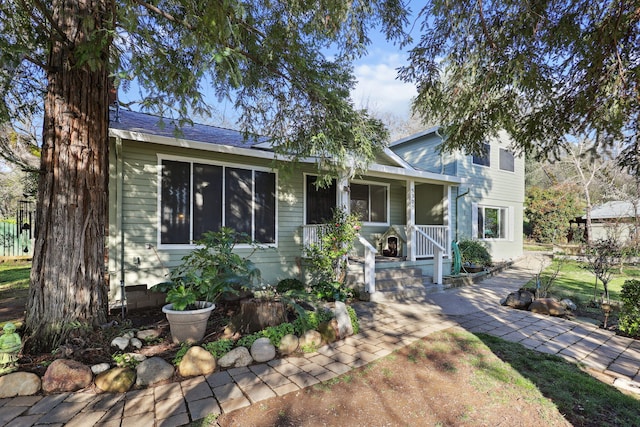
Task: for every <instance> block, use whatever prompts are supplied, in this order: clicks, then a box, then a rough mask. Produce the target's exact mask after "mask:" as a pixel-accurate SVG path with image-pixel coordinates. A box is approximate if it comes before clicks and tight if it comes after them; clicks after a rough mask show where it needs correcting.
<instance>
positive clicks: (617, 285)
mask: <svg viewBox="0 0 640 427" xmlns="http://www.w3.org/2000/svg"><path fill="white" fill-rule="evenodd" d="M553 262H554V263H558V262H559V261H558V260H554V261H553ZM554 265H555V264H552V265H551V266H549V267H547V268H546V269H545V271H544V273H543V274H550V272H552V271H554V270H555V267H554ZM638 278H640V267H639V266H633V265H626V266H624V268H623V269H622V273H620V272H619V270H618V269H617V268H616V270H615V273H614V276H613V279H612V280H611V281H610V282H609V297H610V298H611V299H612V300H614V301H615V300H619V299H620V290H621V289H622V285H623V284H624V282H625V280H629V279H638ZM554 283H555V284H554V285H553V287H552V288H551V291H550V293H551V294H552V295H553V296H555V297H557V298H569V299H571V300H572V301H573V302H575V303H576V304H579V305H587V304H588V303H589V302H590V301H592V300H593V295H594V285H595V276H594V275H593V273H591V272H590V271H589V269H588V268H587V263H580V262H577V261H564V262H563V265H562V269H561V271H560V274H559V275H558V277H557V278H556V280H555V282H554ZM527 287H535V281H534V280H533V279H532V280H531V281H530V282H529V283H528V284H527ZM602 292H603V287H602V282H600V281H598V290H597V293H596V295H597V298H600V294H601V293H602Z"/></svg>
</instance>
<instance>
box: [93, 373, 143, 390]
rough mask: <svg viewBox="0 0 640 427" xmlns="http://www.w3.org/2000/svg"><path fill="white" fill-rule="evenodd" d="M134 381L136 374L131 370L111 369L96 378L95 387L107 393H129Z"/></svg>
mask: <svg viewBox="0 0 640 427" xmlns="http://www.w3.org/2000/svg"><path fill="white" fill-rule="evenodd" d="M135 381H136V373H135V371H134V370H133V369H131V368H113V369H109V370H108V371H104V372H102V373H100V374H98V376H96V381H95V383H96V387H98V388H99V389H100V390H102V391H106V392H108V393H124V392H126V391H129V390H130V389H131V387H132V386H133V384H134V382H135Z"/></svg>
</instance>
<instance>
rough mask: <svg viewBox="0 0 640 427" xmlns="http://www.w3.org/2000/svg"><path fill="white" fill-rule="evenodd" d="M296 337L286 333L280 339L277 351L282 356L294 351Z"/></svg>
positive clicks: (295, 348)
mask: <svg viewBox="0 0 640 427" xmlns="http://www.w3.org/2000/svg"><path fill="white" fill-rule="evenodd" d="M298 342H299V340H298V337H297V336H295V335H293V334H287V335H285V336H284V337H282V339H281V340H280V345H279V346H278V351H279V352H280V354H282V355H283V356H287V355H289V354H291V353H294V352H295V351H296V350H297V349H298Z"/></svg>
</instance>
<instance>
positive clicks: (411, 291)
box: [369, 276, 448, 302]
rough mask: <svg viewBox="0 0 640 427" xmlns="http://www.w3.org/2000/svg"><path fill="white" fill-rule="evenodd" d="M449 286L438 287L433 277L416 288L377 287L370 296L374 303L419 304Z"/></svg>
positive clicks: (426, 278)
mask: <svg viewBox="0 0 640 427" xmlns="http://www.w3.org/2000/svg"><path fill="white" fill-rule="evenodd" d="M446 288H448V286H446V285H436V284H434V283H433V282H432V281H431V277H426V276H425V280H424V283H422V284H420V285H414V286H404V287H396V288H394V289H380V288H378V287H377V286H376V292H375V293H374V294H372V295H370V296H369V298H370V301H373V302H411V301H415V302H419V301H424V299H425V298H427V297H428V296H429V295H430V294H434V293H438V292H443V291H444V290H445V289H446Z"/></svg>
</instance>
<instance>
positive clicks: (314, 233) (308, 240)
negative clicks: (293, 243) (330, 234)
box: [302, 224, 327, 255]
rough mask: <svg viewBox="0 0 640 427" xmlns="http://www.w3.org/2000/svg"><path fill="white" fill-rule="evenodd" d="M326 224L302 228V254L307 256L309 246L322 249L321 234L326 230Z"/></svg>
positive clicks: (309, 225)
mask: <svg viewBox="0 0 640 427" xmlns="http://www.w3.org/2000/svg"><path fill="white" fill-rule="evenodd" d="M326 228H327V225H326V224H308V225H303V226H302V252H303V254H304V255H306V254H307V250H308V249H309V248H310V247H311V245H319V246H320V247H322V234H323V233H324V231H325V230H326Z"/></svg>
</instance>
